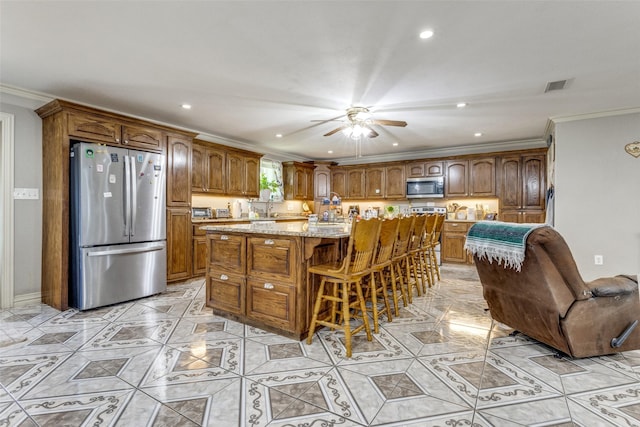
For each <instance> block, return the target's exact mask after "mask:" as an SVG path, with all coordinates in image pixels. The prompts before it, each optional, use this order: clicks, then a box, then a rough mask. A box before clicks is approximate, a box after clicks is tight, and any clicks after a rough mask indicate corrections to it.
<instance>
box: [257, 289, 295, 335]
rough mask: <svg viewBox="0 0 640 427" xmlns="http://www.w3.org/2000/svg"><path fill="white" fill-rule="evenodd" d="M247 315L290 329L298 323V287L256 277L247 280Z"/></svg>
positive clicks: (293, 328)
mask: <svg viewBox="0 0 640 427" xmlns="http://www.w3.org/2000/svg"><path fill="white" fill-rule="evenodd" d="M246 309H247V317H248V318H250V319H254V320H257V321H260V322H264V323H266V324H268V325H271V326H274V327H277V328H282V329H285V330H289V331H294V330H295V325H296V313H297V310H296V287H295V284H293V285H292V284H285V283H278V282H273V281H264V280H256V279H248V280H247V307H246Z"/></svg>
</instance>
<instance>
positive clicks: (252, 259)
mask: <svg viewBox="0 0 640 427" xmlns="http://www.w3.org/2000/svg"><path fill="white" fill-rule="evenodd" d="M296 253H297V251H296V240H294V239H273V238H271V237H248V238H247V275H248V276H253V277H260V278H264V279H268V280H277V281H286V282H289V283H295V282H296V277H297V274H296V273H297V271H296V260H297V259H298V257H297V255H296Z"/></svg>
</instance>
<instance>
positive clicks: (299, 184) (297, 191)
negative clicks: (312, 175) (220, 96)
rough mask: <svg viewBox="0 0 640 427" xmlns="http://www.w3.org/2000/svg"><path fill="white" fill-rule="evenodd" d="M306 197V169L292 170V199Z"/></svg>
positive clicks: (295, 168)
mask: <svg viewBox="0 0 640 427" xmlns="http://www.w3.org/2000/svg"><path fill="white" fill-rule="evenodd" d="M306 197H307V175H306V169H303V168H297V167H294V168H293V198H294V199H298V200H300V199H304V198H306Z"/></svg>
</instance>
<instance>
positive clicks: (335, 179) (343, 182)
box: [327, 169, 347, 197]
mask: <svg viewBox="0 0 640 427" xmlns="http://www.w3.org/2000/svg"><path fill="white" fill-rule="evenodd" d="M331 191H333V192H334V193H338V194H339V195H340V196H341V197H347V172H346V171H345V170H344V169H335V170H332V171H331ZM327 197H328V196H327Z"/></svg>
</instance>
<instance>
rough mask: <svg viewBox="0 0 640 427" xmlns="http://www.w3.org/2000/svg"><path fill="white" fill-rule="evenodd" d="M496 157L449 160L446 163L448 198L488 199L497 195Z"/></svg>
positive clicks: (446, 192)
mask: <svg viewBox="0 0 640 427" xmlns="http://www.w3.org/2000/svg"><path fill="white" fill-rule="evenodd" d="M495 165H496V159H495V157H486V158H477V159H469V160H448V161H447V162H446V163H445V171H446V177H445V196H446V197H487V196H495V195H496V166H495Z"/></svg>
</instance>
